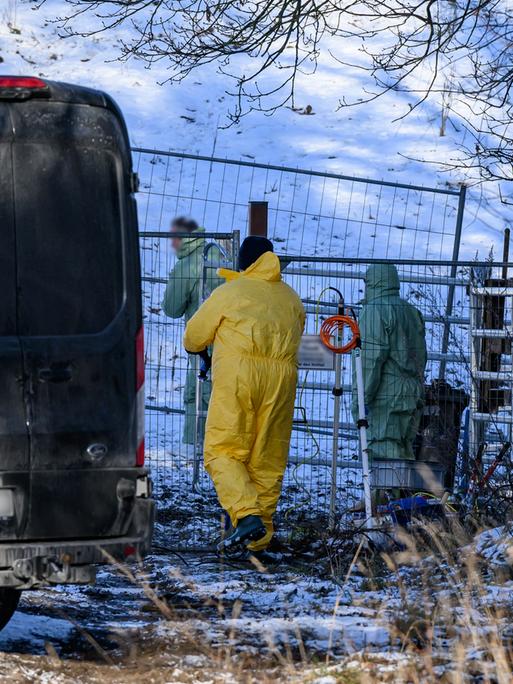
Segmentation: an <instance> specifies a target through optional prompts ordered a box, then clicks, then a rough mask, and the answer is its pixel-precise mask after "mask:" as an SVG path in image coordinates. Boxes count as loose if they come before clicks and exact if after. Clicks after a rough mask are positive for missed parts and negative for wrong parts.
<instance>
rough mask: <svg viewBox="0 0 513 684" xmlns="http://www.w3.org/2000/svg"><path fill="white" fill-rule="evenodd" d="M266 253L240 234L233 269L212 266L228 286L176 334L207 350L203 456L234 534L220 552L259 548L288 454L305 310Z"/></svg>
mask: <svg viewBox="0 0 513 684" xmlns="http://www.w3.org/2000/svg"><path fill="white" fill-rule="evenodd" d="M272 249H273V246H272V243H271V242H270V241H269V240H267V239H266V238H260V237H249V238H246V240H244V242H243V243H242V245H241V249H240V253H239V268H240V270H241V272H236V271H228V270H226V269H220V270H219V275H220V276H221V277H224V278H225V279H226V280H227V282H226V283H225V284H224V285H221V286H220V287H218V288H217V289H216V290H214V291H213V292H212V294H211V295H210V296H209V297H208V299H207V300H206V301H205V302H204V303H203V304H202V306H201V307H200V308H199V309H198V311H197V312H196V313H195V314H194V316H193V317H192V318H191V319H190V321H189V322H188V324H187V327H186V330H185V336H184V347H185V349H186V350H187V351H188V352H190V353H200V352H203V351H204V350H205V349H206V348H207V347H208V346H209V345H211V344H213V355H212V395H211V399H210V405H209V409H208V415H207V423H206V430H205V448H204V453H205V467H206V469H207V471H208V472H209V474H210V476H211V477H212V480H213V482H214V485H215V488H216V491H217V495H218V497H219V501H220V503H221V506H222V507H223V508H224V509H225V510H226V511H227V512H228V514H229V516H230V519H231V522H232V526H233V528H234V531H233V532H232V534H231V535H230V536H229V537H228V538H227V539H226V540H225V542H224V544H223V545H224V548H229V547H230V546H238V545H241V544H247V545H248V546H249V548H250V549H252V550H254V551H259V550H263V549H265V548H266V547H267V545H268V544H269V542H270V540H271V538H272V536H273V522H272V518H273V514H274V512H275V510H276V506H277V504H278V499H279V496H280V492H281V483H282V480H283V474H284V472H285V466H286V463H287V457H288V451H289V443H290V434H291V430H292V418H293V413H294V400H295V395H296V382H297V352H298V348H299V343H300V341H301V335H302V332H303V327H304V322H305V312H304V308H303V304H302V303H301V300H300V298H299V297H298V295H297V294H296V293H295V292H294V290H292V288H290V287H289V286H288V285H286V284H285V283H283V282H282V280H281V272H280V262H279V259H278V257H277V256H276V255H275V254H273V252H272ZM249 542H251V543H249Z"/></svg>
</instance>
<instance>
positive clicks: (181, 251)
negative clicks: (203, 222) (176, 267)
mask: <svg viewBox="0 0 513 684" xmlns="http://www.w3.org/2000/svg"><path fill="white" fill-rule="evenodd" d="M204 232H205V229H204V228H196V230H195V231H194V232H193V233H191V237H188V238H183V239H182V244H181V245H180V247H179V248H178V251H177V253H176V256H177V258H178V259H184V258H185V257H188V256H189V255H190V254H192V253H193V252H195V251H196V250H197V249H199V248H200V247H203V245H204V242H205V238H204V237H203V235H201V233H204ZM198 233H199V234H198Z"/></svg>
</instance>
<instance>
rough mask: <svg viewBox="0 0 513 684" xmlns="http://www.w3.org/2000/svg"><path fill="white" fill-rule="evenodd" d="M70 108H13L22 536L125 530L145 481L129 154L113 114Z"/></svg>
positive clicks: (39, 103)
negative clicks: (141, 474) (24, 473)
mask: <svg viewBox="0 0 513 684" xmlns="http://www.w3.org/2000/svg"><path fill="white" fill-rule="evenodd" d="M97 95H98V94H97ZM60 99H66V98H62V97H61V98H60ZM67 99H68V100H70V101H65V102H62V101H55V99H54V98H49V99H33V100H29V101H26V102H19V103H12V104H11V105H10V107H11V108H12V116H13V120H14V130H15V131H16V135H15V139H14V141H13V144H12V171H13V179H14V218H15V227H16V246H17V249H16V254H17V260H16V263H17V273H16V282H17V291H18V298H17V302H18V305H17V306H18V311H17V314H18V334H19V339H20V341H21V348H22V354H23V363H24V369H25V377H26V402H25V407H26V423H27V427H28V438H29V444H30V478H31V509H30V515H29V519H28V521H27V527H26V530H25V537H27V538H38V539H45V538H59V539H64V538H71V537H73V538H86V537H105V536H118V535H121V534H123V533H124V531H125V530H126V528H127V525H128V523H129V518H130V510H131V502H132V501H133V490H134V489H135V479H136V477H137V472H138V471H137V470H136V469H135V464H136V463H135V461H136V449H137V434H136V433H137V426H136V423H137V418H136V359H135V344H136V338H137V332H138V330H139V328H140V325H141V311H140V290H139V270H138V254H137V248H138V247H137V222H136V218H135V211H134V202H133V198H132V197H131V195H130V192H131V190H130V179H131V166H130V151H129V148H128V141H127V137H126V132H125V130H124V126H123V124H122V120H121V118H120V117H119V115H118V114H117V113H116V110H115V109H114V108H113V107H109V106H105V103H103V106H96V105H95V104H87V103H84V102H79V103H76V102H74V101H73V97H72V96H67ZM86 99H87V98H86ZM101 104H102V103H101V102H100V105H101Z"/></svg>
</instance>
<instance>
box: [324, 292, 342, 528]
mask: <svg viewBox="0 0 513 684" xmlns="http://www.w3.org/2000/svg"><path fill="white" fill-rule="evenodd" d="M333 289H334V288H333ZM337 291H338V290H337ZM339 297H340V298H339V300H338V307H337V312H338V315H339V316H342V315H343V314H344V300H343V299H342V294H341V293H340V292H339ZM337 342H338V343H339V344H340V343H341V342H342V330H341V329H339V330H338V334H337ZM333 396H334V398H335V401H334V404H333V441H332V450H331V486H330V510H329V516H328V526H329V529H330V530H331V531H333V530H334V529H335V513H336V509H337V462H338V441H339V438H340V436H339V434H338V433H339V430H340V404H341V402H340V399H341V397H342V354H335V384H334V386H333Z"/></svg>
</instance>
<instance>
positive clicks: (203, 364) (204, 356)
mask: <svg viewBox="0 0 513 684" xmlns="http://www.w3.org/2000/svg"><path fill="white" fill-rule="evenodd" d="M198 355H199V357H200V369H199V373H198V378H199V379H200V380H206V379H207V375H208V371H209V370H210V368H211V366H212V358H211V357H210V355H209V353H208V351H207V350H206V349H204V350H203V351H200V352H199V354H198Z"/></svg>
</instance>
